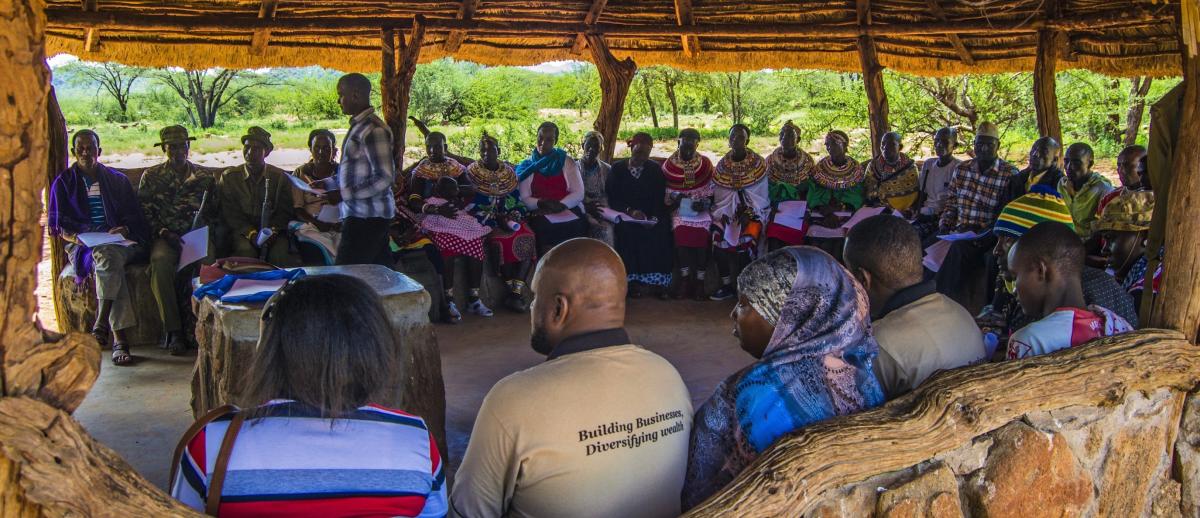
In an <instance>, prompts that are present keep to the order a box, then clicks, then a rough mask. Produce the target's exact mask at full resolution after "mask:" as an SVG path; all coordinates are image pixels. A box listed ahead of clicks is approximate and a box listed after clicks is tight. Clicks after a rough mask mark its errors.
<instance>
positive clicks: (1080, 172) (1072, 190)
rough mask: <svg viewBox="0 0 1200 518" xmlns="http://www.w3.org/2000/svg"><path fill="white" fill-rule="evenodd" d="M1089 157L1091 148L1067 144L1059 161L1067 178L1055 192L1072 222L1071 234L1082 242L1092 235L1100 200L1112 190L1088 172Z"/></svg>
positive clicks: (1110, 186)
mask: <svg viewBox="0 0 1200 518" xmlns="http://www.w3.org/2000/svg"><path fill="white" fill-rule="evenodd" d="M1092 155H1093V153H1092V147H1091V146H1089V145H1087V144H1084V143H1082V142H1076V143H1074V144H1071V146H1070V147H1068V148H1067V156H1066V158H1065V159H1064V160H1063V162H1064V163H1065V165H1066V169H1067V174H1066V176H1063V177H1062V179H1061V180H1059V181H1058V192H1059V193H1060V194H1062V197H1063V201H1064V202H1066V204H1067V208H1068V209H1070V210H1071V219H1072V220H1074V221H1075V233H1076V234H1079V236H1080V237H1082V238H1084V239H1087V238H1088V237H1089V236H1091V235H1092V221H1093V220H1095V219H1096V206H1097V205H1099V204H1100V199H1101V198H1103V197H1104V195H1106V194H1108V193H1109V192H1111V191H1112V190H1113V187H1112V183H1110V182H1109V181H1108V179H1106V178H1104V177H1103V176H1100V173H1097V172H1094V171H1092V165H1093V164H1094V163H1095V160H1093V158H1092ZM1096 248H1099V247H1098V246H1097V247H1096Z"/></svg>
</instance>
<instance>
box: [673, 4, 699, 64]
mask: <svg viewBox="0 0 1200 518" xmlns="http://www.w3.org/2000/svg"><path fill="white" fill-rule="evenodd" d="M675 23H677V24H678V25H679V26H680V27H691V26H693V25H696V19H695V17H694V16H692V0H675ZM679 39H680V45H682V47H683V54H684V55H685V56H687V57H689V58H694V57H696V54H699V53H700V38H699V37H697V36H696V35H695V34H684V35H682V36H680V37H679Z"/></svg>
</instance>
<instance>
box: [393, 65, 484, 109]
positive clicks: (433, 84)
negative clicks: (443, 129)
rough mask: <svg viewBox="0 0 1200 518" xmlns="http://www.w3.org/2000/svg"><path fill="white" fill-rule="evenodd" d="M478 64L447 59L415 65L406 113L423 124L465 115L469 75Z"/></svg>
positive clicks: (476, 70) (475, 70) (473, 72)
mask: <svg viewBox="0 0 1200 518" xmlns="http://www.w3.org/2000/svg"><path fill="white" fill-rule="evenodd" d="M480 68H481V67H480V66H479V65H474V64H471V63H466V62H457V61H454V60H452V59H450V58H446V59H439V60H437V61H434V62H432V63H427V64H424V65H420V66H418V67H417V70H416V72H415V73H414V74H413V82H412V89H411V90H410V91H409V97H408V113H409V114H410V115H411V116H413V117H416V118H417V119H419V120H420V121H421V122H424V123H426V124H429V123H433V122H440V123H443V124H445V123H459V122H462V120H463V118H464V117H466V115H467V108H466V104H465V102H464V101H465V97H466V93H467V89H468V87H469V84H470V80H469V78H470V76H471V75H472V74H475V73H477V72H478V71H479V69H480Z"/></svg>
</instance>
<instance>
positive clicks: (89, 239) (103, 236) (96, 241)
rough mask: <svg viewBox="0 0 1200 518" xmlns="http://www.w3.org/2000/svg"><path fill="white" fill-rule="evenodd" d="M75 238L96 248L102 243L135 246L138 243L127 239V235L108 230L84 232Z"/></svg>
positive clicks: (89, 246) (87, 245) (85, 244)
mask: <svg viewBox="0 0 1200 518" xmlns="http://www.w3.org/2000/svg"><path fill="white" fill-rule="evenodd" d="M75 238H76V239H78V240H79V241H80V242H81V243H83V245H84V246H86V247H88V248H96V247H98V246H100V245H120V246H133V245H136V244H137V243H135V242H133V241H130V240H128V239H125V236H122V235H121V234H109V233H108V232H82V233H79V234H77V235H76V236H75Z"/></svg>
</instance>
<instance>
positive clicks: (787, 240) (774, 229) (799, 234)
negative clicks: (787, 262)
mask: <svg viewBox="0 0 1200 518" xmlns="http://www.w3.org/2000/svg"><path fill="white" fill-rule="evenodd" d="M805 234H808V224H807V223H805V224H804V228H803V229H800V230H796V229H794V228H792V227H785V226H783V225H778V224H775V223H771V224H769V225H767V237H768V238H772V239H778V240H780V241H782V242H783V244H785V245H802V244H804V236H805Z"/></svg>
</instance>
